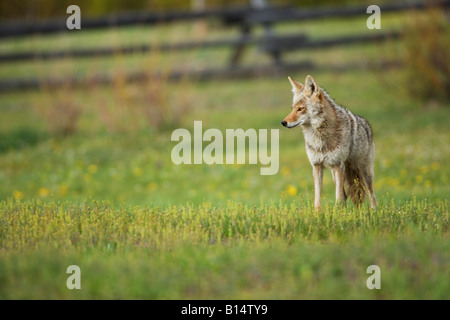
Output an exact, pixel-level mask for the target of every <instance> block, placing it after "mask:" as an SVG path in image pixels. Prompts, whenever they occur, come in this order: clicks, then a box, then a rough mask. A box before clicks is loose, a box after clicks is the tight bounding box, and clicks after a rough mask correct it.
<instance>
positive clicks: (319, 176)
mask: <svg viewBox="0 0 450 320" xmlns="http://www.w3.org/2000/svg"><path fill="white" fill-rule="evenodd" d="M313 176H314V208H316V209H320V207H321V204H320V196H321V193H322V180H323V165H322V164H315V165H314V166H313Z"/></svg>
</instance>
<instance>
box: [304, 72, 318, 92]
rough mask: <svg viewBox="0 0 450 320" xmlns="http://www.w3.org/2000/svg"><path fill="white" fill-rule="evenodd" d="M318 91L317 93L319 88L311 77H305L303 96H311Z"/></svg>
mask: <svg viewBox="0 0 450 320" xmlns="http://www.w3.org/2000/svg"><path fill="white" fill-rule="evenodd" d="M318 91H319V86H318V85H317V83H316V82H315V81H314V79H313V77H311V76H310V75H307V76H306V79H305V95H307V96H311V95H312V94H313V93H315V92H318Z"/></svg>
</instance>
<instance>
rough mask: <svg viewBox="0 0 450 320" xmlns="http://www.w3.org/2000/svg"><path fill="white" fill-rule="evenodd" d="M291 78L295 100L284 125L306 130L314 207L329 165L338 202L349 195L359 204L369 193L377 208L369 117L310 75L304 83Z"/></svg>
mask: <svg viewBox="0 0 450 320" xmlns="http://www.w3.org/2000/svg"><path fill="white" fill-rule="evenodd" d="M288 79H289V82H290V83H291V85H292V92H293V94H294V99H293V103H292V111H291V113H289V114H288V115H287V117H286V118H284V120H283V121H282V122H281V124H282V125H283V126H285V127H287V128H294V127H296V126H301V127H302V129H303V135H304V137H305V147H306V154H307V155H308V158H309V161H310V162H311V165H312V166H313V176H314V207H315V208H317V209H318V208H320V207H321V204H320V195H321V190H322V177H323V168H324V167H329V168H330V169H331V173H332V175H333V180H334V182H335V184H336V202H337V203H342V204H345V202H346V200H347V194H348V195H349V196H350V197H351V199H352V201H353V203H355V204H356V205H359V204H360V203H362V202H363V201H364V198H365V196H366V193H367V192H368V193H369V195H370V205H371V207H372V208H375V207H376V205H377V200H376V197H375V194H374V191H373V177H374V172H373V162H374V156H375V146H374V143H373V136H372V129H371V127H370V125H369V123H368V122H367V120H366V119H364V118H362V117H360V116H357V115H354V114H353V113H351V112H350V111H349V110H347V109H345V108H343V107H341V106H339V105H337V104H336V103H335V102H334V101H333V99H332V98H331V97H330V96H329V95H328V93H327V92H326V91H325V90H324V89H323V88H320V87H319V86H318V85H317V83H316V82H315V81H314V79H313V78H312V77H311V76H310V75H308V76H307V77H306V79H305V85H303V84H301V83H300V82H298V81H295V80H293V79H292V78H291V77H288ZM344 184H345V185H346V186H345V187H344ZM345 189H347V191H346V190H345Z"/></svg>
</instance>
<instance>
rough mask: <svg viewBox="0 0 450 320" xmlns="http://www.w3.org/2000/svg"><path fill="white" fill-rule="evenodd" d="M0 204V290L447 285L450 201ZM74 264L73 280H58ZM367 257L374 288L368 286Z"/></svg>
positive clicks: (349, 294)
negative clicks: (378, 281) (70, 283)
mask: <svg viewBox="0 0 450 320" xmlns="http://www.w3.org/2000/svg"><path fill="white" fill-rule="evenodd" d="M1 206H2V208H3V210H4V212H3V214H2V219H1V220H0V221H1V229H0V231H1V235H2V236H1V238H0V241H1V242H0V244H1V247H2V259H1V260H0V284H1V288H2V289H1V290H0V298H14V299H17V298H18V299H33V298H38V297H39V298H44V299H47V298H83V299H85V298H113V299H124V298H126V299H130V298H150V299H185V298H189V299H302V298H307V299H311V298H313V299H314V298H329V299H330V298H331V299H341V298H358V299H361V298H365V299H366V298H367V299H371V298H384V299H397V298H402V299H408V298H412V299H417V298H426V299H445V298H448V292H449V290H450V283H449V281H448V275H449V271H448V261H449V259H450V256H449V252H450V251H449V249H450V248H449V246H450V241H449V239H448V236H445V234H447V232H448V202H441V203H439V204H437V205H434V204H429V203H427V202H421V203H419V202H416V201H412V202H408V203H401V204H397V203H395V202H394V201H392V202H391V203H390V204H386V205H383V206H381V207H380V208H378V209H377V210H376V211H369V210H367V209H361V210H359V209H343V208H336V207H334V206H329V207H327V208H324V210H322V211H321V212H315V211H314V210H313V208H312V207H311V206H310V205H306V204H305V203H292V204H290V205H286V204H282V203H279V204H273V203H272V204H268V205H261V206H259V207H256V206H255V207H250V206H246V205H243V204H242V203H235V202H229V203H227V205H225V206H212V205H211V204H210V203H203V204H202V205H199V206H193V205H184V206H170V207H167V208H165V209H161V208H155V207H148V206H147V207H141V206H135V207H132V206H122V207H120V208H118V209H115V208H113V207H112V206H111V205H110V204H109V203H105V202H95V201H87V202H85V203H83V204H81V205H75V206H74V205H73V204H70V203H50V204H48V203H47V204H46V203H42V202H40V201H34V202H31V203H30V202H28V203H23V204H22V203H17V202H11V201H8V202H3V203H2V204H1ZM55 252H57V253H58V255H57V256H55V255H54V253H55ZM31 261H36V262H39V265H40V267H38V265H37V264H36V262H34V263H33V262H31ZM72 264H76V265H78V266H80V268H81V270H82V288H81V290H80V291H75V292H74V291H70V290H68V289H66V288H65V280H66V279H67V277H68V275H66V274H65V270H66V268H67V266H69V265H72ZM373 264H376V265H378V266H380V268H381V270H382V271H381V272H382V289H381V290H379V291H376V290H375V291H371V290H369V289H367V287H366V286H365V283H366V279H367V277H368V276H369V275H368V274H366V268H367V267H368V266H370V265H373ZM42 266H45V267H44V268H42ZM444 279H445V281H443V280H444ZM24 288H27V290H23V289H24Z"/></svg>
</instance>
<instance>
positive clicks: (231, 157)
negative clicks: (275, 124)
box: [171, 121, 279, 175]
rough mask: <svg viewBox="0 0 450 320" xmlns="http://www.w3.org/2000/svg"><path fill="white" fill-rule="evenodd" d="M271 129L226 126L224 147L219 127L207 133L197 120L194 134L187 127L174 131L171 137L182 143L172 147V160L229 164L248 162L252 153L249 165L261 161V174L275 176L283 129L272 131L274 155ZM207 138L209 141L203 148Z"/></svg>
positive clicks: (179, 162) (176, 162) (190, 162)
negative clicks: (230, 127)
mask: <svg viewBox="0 0 450 320" xmlns="http://www.w3.org/2000/svg"><path fill="white" fill-rule="evenodd" d="M267 131H268V130H267V129H259V130H258V132H257V131H256V130H255V129H247V130H245V131H244V130H243V129H226V131H225V146H224V136H223V134H222V132H221V131H220V130H219V129H213V128H211V129H207V130H205V132H203V124H202V121H194V134H193V137H192V135H191V133H190V132H189V131H188V130H187V129H182V128H180V129H176V130H174V131H173V133H172V137H171V140H172V141H179V143H178V144H177V145H175V146H174V147H173V149H172V153H171V158H172V162H173V163H174V164H176V165H180V164H202V163H206V164H208V165H212V164H224V158H225V164H245V163H246V158H247V153H248V163H249V164H257V163H258V161H259V163H261V164H262V165H263V167H262V168H261V169H260V173H261V175H274V174H276V173H277V172H278V168H279V145H278V140H279V131H278V129H271V130H270V155H269V151H268V148H267V144H268V136H267V135H268V132H267ZM192 140H193V146H192ZM247 140H248V145H247V144H246V141H247ZM204 141H207V142H209V143H208V145H206V146H205V147H204V148H203V142H204ZM235 142H236V144H235ZM224 148H225V150H224ZM235 149H236V153H235ZM247 150H248V152H247ZM192 154H193V155H192ZM224 154H225V157H224Z"/></svg>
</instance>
